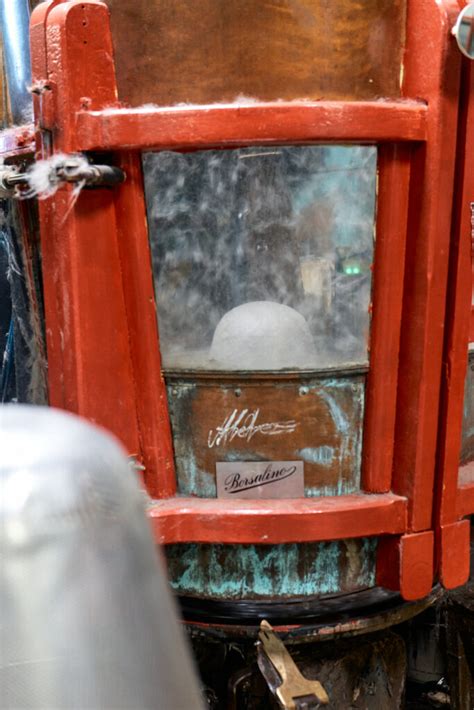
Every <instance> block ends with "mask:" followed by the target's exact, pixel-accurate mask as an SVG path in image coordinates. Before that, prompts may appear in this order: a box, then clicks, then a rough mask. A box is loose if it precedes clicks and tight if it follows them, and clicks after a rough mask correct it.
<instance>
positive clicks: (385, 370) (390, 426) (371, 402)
mask: <svg viewBox="0 0 474 710" xmlns="http://www.w3.org/2000/svg"><path fill="white" fill-rule="evenodd" d="M409 182H410V152H409V148H408V146H405V145H401V144H394V145H387V146H381V147H380V148H379V183H378V203H377V227H376V239H375V256H374V263H375V268H374V273H373V297H372V300H373V311H372V324H371V338H370V370H369V375H368V381H367V394H366V415H365V422H364V446H363V450H362V457H363V458H362V486H363V489H364V490H366V491H370V492H373V493H384V492H387V491H389V490H390V487H391V483H392V461H393V444H394V435H395V406H396V399H397V376H398V351H399V343H400V325H401V316H402V298H403V277H404V269H405V239H406V226H407V215H408V189H409Z"/></svg>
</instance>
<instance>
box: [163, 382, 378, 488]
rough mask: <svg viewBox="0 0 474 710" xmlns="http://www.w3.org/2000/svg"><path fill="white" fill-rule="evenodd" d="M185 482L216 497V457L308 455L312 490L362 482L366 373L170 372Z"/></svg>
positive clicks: (287, 457) (173, 420)
mask: <svg viewBox="0 0 474 710" xmlns="http://www.w3.org/2000/svg"><path fill="white" fill-rule="evenodd" d="M167 379H168V381H167V384H168V401H169V407H170V416H171V424H172V429H173V437H174V446H175V456H176V470H177V478H178V488H179V491H180V493H181V494H183V495H197V496H201V497H209V498H212V497H215V496H216V481H215V476H216V471H215V467H216V463H217V462H223V461H231V462H235V461H296V460H301V461H303V462H304V473H305V494H306V496H318V495H342V494H345V493H353V492H355V491H357V490H358V489H359V480H360V459H361V445H362V423H363V409H364V391H365V377H364V376H363V375H355V376H353V377H350V378H344V377H342V378H338V377H335V376H333V377H328V378H321V379H318V378H316V377H313V378H310V379H308V380H293V381H291V380H285V379H284V378H283V379H279V378H277V377H275V378H274V379H270V378H265V379H263V378H262V380H260V381H259V380H258V379H255V380H248V381H245V382H243V381H241V380H240V379H239V378H238V377H236V378H235V380H234V381H229V380H228V379H225V380H223V381H219V379H215V380H214V381H213V380H209V379H207V378H202V379H201V378H197V377H196V378H192V379H191V378H189V379H185V378H182V379H174V378H172V379H171V378H167Z"/></svg>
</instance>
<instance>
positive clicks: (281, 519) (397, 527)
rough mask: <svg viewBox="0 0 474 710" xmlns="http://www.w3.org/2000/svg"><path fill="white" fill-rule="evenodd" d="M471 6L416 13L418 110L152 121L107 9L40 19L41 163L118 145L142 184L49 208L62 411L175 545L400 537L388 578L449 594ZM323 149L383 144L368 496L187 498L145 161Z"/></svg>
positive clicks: (273, 109) (284, 109)
mask: <svg viewBox="0 0 474 710" xmlns="http://www.w3.org/2000/svg"><path fill="white" fill-rule="evenodd" d="M456 10H457V5H456V4H455V2H454V0H444V2H442V3H440V2H438V1H437V0H411V1H410V2H409V17H408V34H407V49H406V64H405V82H404V96H405V98H404V99H403V100H401V101H379V102H289V103H285V102H282V103H280V102H278V103H267V104H256V105H250V106H244V107H237V106H234V105H228V106H225V105H223V106H210V107H199V108H167V109H143V110H142V109H123V108H118V107H117V96H116V88H115V77H114V66H113V60H112V56H113V50H112V42H111V37H110V32H109V28H108V10H107V8H106V6H105V5H104V4H103V3H101V2H97V1H96V0H83V1H82V2H80V1H78V0H69V1H67V2H62V3H61V2H58V0H50V1H49V2H44V3H43V4H41V5H40V6H38V7H37V8H36V10H35V11H34V13H33V16H32V24H31V41H32V57H33V82H34V86H35V87H36V90H37V94H36V97H35V115H36V127H37V146H38V148H39V149H40V152H41V154H42V155H44V154H45V153H46V154H47V152H48V151H49V150H50V147H51V145H53V146H54V151H59V150H61V151H65V152H69V151H82V150H92V149H93V150H107V151H113V152H114V157H115V159H116V161H117V164H119V165H121V166H122V167H123V168H124V170H125V172H126V173H127V180H126V182H125V183H124V184H123V185H121V186H120V187H118V188H116V189H114V190H113V191H109V190H99V191H95V192H93V191H83V192H82V193H81V195H80V197H79V198H78V200H77V201H76V202H75V203H72V202H71V195H70V190H69V189H68V188H64V189H61V190H59V191H58V192H57V193H56V195H55V196H53V197H52V198H51V199H49V200H48V201H46V202H44V203H42V205H41V214H40V219H41V232H42V249H43V264H44V276H45V278H44V290H45V300H46V319H47V336H48V360H49V378H50V398H51V404H53V405H56V406H59V407H64V408H66V409H71V410H72V411H76V412H78V413H79V414H82V415H84V416H86V417H88V418H89V419H92V420H93V421H96V422H98V423H100V424H102V425H103V426H106V427H107V428H108V429H111V430H112V431H113V432H114V433H116V434H117V436H119V438H120V439H121V440H122V441H123V442H124V443H125V445H126V446H127V448H128V450H129V451H130V453H133V454H136V455H138V457H139V459H140V460H141V462H142V463H143V464H144V467H145V473H144V480H145V484H146V486H147V489H148V491H149V493H150V495H151V496H152V497H153V498H155V499H159V498H161V499H163V500H155V502H154V503H153V504H152V505H151V507H150V518H151V520H152V522H153V527H154V529H155V532H156V536H157V539H159V540H160V541H161V542H165V543H169V542H184V541H186V542H191V541H199V542H204V541H215V542H236V543H237V542H240V543H251V542H254V543H257V542H258V543H266V544H271V543H277V542H292V541H302V540H307V541H309V540H313V541H317V540H326V539H333V538H341V537H357V536H367V535H387V536H391V537H387V538H386V540H385V543H384V545H383V548H384V551H385V552H386V555H382V556H379V563H378V569H379V579H380V580H382V581H383V583H385V584H387V585H388V586H394V587H396V588H400V589H401V590H402V593H403V594H404V596H405V597H406V598H415V597H416V596H419V595H422V594H424V593H426V591H427V589H429V588H430V587H431V583H432V579H433V562H432V533H431V532H430V528H431V509H432V500H431V491H432V489H433V482H434V455H435V444H436V433H437V419H436V413H437V407H438V395H439V379H440V369H441V349H442V339H443V313H444V298H445V286H446V278H447V266H445V262H446V254H447V251H448V246H449V244H448V237H447V236H446V234H447V231H448V230H446V226H447V224H448V223H449V220H450V209H451V194H452V182H453V169H454V149H451V148H450V143H451V142H452V136H454V135H455V131H456V123H457V105H456V96H457V81H458V70H459V57H458V56H457V55H456V54H453V52H452V50H451V49H450V48H449V46H450V40H449V32H450V28H451V26H452V24H453V23H454V19H455V14H456ZM419 97H421V99H420V98H419ZM414 99H415V100H414ZM448 136H449V139H450V140H449V142H448V143H447V138H448ZM316 141H317V142H322V141H332V142H350V141H352V142H373V143H377V144H381V145H380V147H379V204H378V214H377V240H376V253H375V264H376V266H375V272H374V296H373V301H374V303H373V322H372V337H371V367H370V374H369V379H368V387H367V400H366V420H365V429H364V454H363V491H364V492H361V494H359V495H352V496H341V497H331V498H322V499H314V498H313V499H302V500H292V501H252V502H249V501H241V502H239V503H234V502H232V504H231V503H228V502H227V501H220V500H205V499H188V500H187V499H183V498H179V497H176V498H174V497H173V496H174V494H175V491H176V482H175V476H174V470H173V456H172V440H171V432H170V424H169V418H168V410H167V399H166V391H165V387H164V382H163V377H162V374H161V369H160V352H159V342H158V330H157V325H156V306H155V301H154V293H153V283H152V271H151V266H150V256H149V247H148V236H147V227H146V211H145V205H144V196H143V185H142V176H141V165H140V155H139V151H141V150H144V149H147V150H149V149H152V148H154V149H163V148H168V149H169V148H174V149H177V148H180V149H196V148H203V147H212V146H218V145H219V146H236V145H249V144H252V143H255V144H262V143H272V144H274V143H291V144H293V143H308V142H316ZM407 235H408V238H407ZM406 245H407V251H406V254H405V247H406ZM405 264H406V266H407V269H406V275H405ZM402 304H403V305H402ZM402 318H403V321H402V322H403V324H404V326H403V329H402V331H401V329H400V321H401V319H402ZM399 350H400V364H401V367H400V371H399ZM396 411H398V414H397V419H396V420H395V415H396ZM393 460H394V461H395V467H394V469H393V475H392V461H393ZM391 491H392V492H391ZM375 494H377V495H375ZM407 516H408V517H407ZM411 533H414V534H411ZM400 536H401V537H400ZM419 554H423V556H424V563H423V565H422V566H421V567H422V572H420V569H421V568H420V565H419V564H418V567H417V559H416V558H417V555H419ZM389 560H392V561H393V560H396V562H395V563H394V564H395V569H396V570H397V572H396V574H395V575H394V574H387V573H385V572H387V570H388V565H389ZM390 564H391V563H390Z"/></svg>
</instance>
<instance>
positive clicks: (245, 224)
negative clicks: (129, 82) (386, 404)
mask: <svg viewBox="0 0 474 710" xmlns="http://www.w3.org/2000/svg"><path fill="white" fill-rule="evenodd" d="M376 162H377V149H376V148H375V147H374V146H319V145H318V146H301V147H255V148H241V149H237V150H212V151H198V152H194V153H175V152H160V153H149V154H146V155H145V156H144V161H143V164H144V173H145V186H146V197H147V208H148V221H149V232H150V243H151V254H152V262H153V272H154V279H155V290H156V299H157V307H158V323H159V331H160V340H161V350H162V356H163V364H164V366H165V368H167V369H170V370H180V369H183V370H198V369H204V370H230V371H235V370H240V371H242V370H250V371H252V370H273V371H278V370H292V369H308V370H318V369H325V368H331V367H341V366H346V365H357V364H366V363H367V360H368V338H369V328H370V317H369V306H370V298H371V273H372V272H371V266H372V261H373V249H374V212H375V193H376V169H377V168H376Z"/></svg>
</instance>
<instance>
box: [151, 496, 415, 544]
mask: <svg viewBox="0 0 474 710" xmlns="http://www.w3.org/2000/svg"><path fill="white" fill-rule="evenodd" d="M406 507H407V504H406V500H405V499H404V498H401V497H398V496H394V495H392V494H387V495H346V496H338V497H328V498H300V499H294V500H288V499H287V500H271V501H270V500H268V501H261V500H231V501H229V500H225V501H222V500H218V499H208V498H201V499H199V498H178V497H177V498H171V499H168V500H162V501H157V502H156V503H153V504H152V505H151V506H150V507H149V508H148V515H149V518H150V522H151V525H152V527H153V531H154V534H155V539H156V540H157V542H160V543H162V544H170V543H177V542H203V543H204V542H219V543H239V544H250V543H258V544H269V545H270V544H279V543H286V542H288V543H290V542H311V541H316V540H340V539H344V538H351V537H365V536H372V535H380V534H382V533H384V534H394V533H400V532H403V531H404V530H405V526H406Z"/></svg>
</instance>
